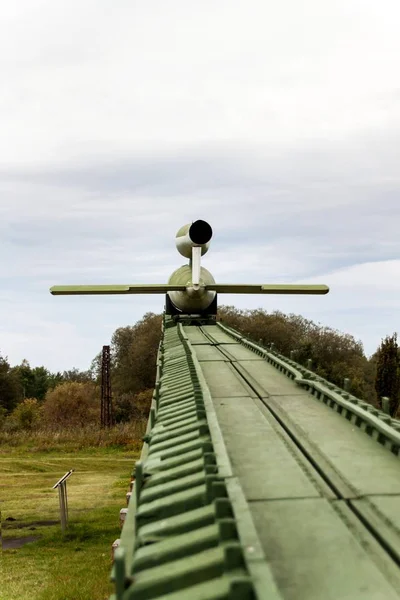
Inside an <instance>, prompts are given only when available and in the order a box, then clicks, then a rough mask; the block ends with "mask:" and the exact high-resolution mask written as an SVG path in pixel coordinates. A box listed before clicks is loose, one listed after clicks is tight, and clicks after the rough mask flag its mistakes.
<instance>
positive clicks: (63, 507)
mask: <svg viewBox="0 0 400 600" xmlns="http://www.w3.org/2000/svg"><path fill="white" fill-rule="evenodd" d="M73 472H74V469H71V470H70V471H68V473H65V475H63V476H62V477H61V479H59V480H58V481H57V483H56V484H55V485H53V490H55V489H56V488H58V498H59V500H60V521H61V529H62V531H65V529H66V527H67V526H68V498H67V479H68V478H69V477H71V475H72V473H73Z"/></svg>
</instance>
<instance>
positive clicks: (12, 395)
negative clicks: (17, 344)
mask: <svg viewBox="0 0 400 600" xmlns="http://www.w3.org/2000/svg"><path fill="white" fill-rule="evenodd" d="M20 398H21V385H20V383H19V381H18V378H17V377H16V375H15V373H13V371H12V369H11V367H10V365H9V363H8V360H7V359H6V358H3V357H2V356H1V355H0V407H2V408H3V409H4V410H6V411H7V412H10V411H12V410H13V408H14V407H15V406H16V405H17V403H18V400H19V399H20Z"/></svg>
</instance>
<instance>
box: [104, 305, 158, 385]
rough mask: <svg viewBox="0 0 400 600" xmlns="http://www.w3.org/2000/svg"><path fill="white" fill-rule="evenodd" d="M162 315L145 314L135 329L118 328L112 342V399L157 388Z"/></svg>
mask: <svg viewBox="0 0 400 600" xmlns="http://www.w3.org/2000/svg"><path fill="white" fill-rule="evenodd" d="M161 322H162V316H161V315H155V314H154V313H146V314H145V315H144V317H143V318H142V319H141V320H140V321H138V322H137V323H136V324H135V325H134V326H133V327H121V328H119V329H117V330H116V331H115V333H114V335H113V337H112V340H111V387H112V391H113V396H115V395H119V394H137V393H139V392H141V391H144V390H148V389H151V388H153V387H154V380H155V374H156V368H155V366H156V358H157V348H158V344H159V342H160V338H161Z"/></svg>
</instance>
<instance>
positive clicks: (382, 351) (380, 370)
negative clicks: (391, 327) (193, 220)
mask: <svg viewBox="0 0 400 600" xmlns="http://www.w3.org/2000/svg"><path fill="white" fill-rule="evenodd" d="M375 389H376V393H377V395H378V402H379V406H382V397H384V396H387V397H388V398H389V413H390V415H391V416H392V417H395V416H396V414H397V410H398V408H399V404H400V359H399V346H398V344H397V334H396V333H394V334H393V335H392V336H386V337H385V339H384V340H382V343H381V345H380V347H379V349H378V352H377V365H376V379H375Z"/></svg>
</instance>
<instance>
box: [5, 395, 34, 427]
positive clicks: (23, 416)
mask: <svg viewBox="0 0 400 600" xmlns="http://www.w3.org/2000/svg"><path fill="white" fill-rule="evenodd" d="M41 414H42V407H41V406H40V404H39V402H38V401H37V400H36V398H26V399H25V400H24V401H23V402H20V403H19V404H18V405H17V406H16V407H15V408H14V410H13V411H12V413H11V415H10V416H9V417H8V420H10V421H11V422H14V423H15V426H16V429H33V427H35V426H36V425H37V424H38V423H39V421H40V417H41ZM11 428H12V426H11Z"/></svg>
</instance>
